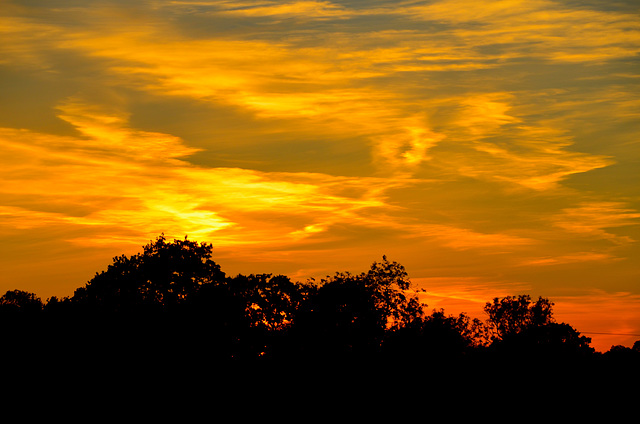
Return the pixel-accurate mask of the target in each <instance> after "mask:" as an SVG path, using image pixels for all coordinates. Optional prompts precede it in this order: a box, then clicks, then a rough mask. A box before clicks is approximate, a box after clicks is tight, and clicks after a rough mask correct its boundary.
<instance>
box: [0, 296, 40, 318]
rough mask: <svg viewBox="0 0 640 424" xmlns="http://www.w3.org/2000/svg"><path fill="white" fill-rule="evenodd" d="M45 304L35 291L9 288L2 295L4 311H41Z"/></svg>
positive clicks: (0, 298) (1, 300)
mask: <svg viewBox="0 0 640 424" xmlns="http://www.w3.org/2000/svg"><path fill="white" fill-rule="evenodd" d="M43 306H44V304H43V303H42V301H41V300H40V298H39V297H37V296H36V295H35V294H34V293H30V292H27V291H24V290H8V291H7V292H6V293H5V294H3V295H2V296H1V297H0V310H1V311H3V312H21V313H32V312H36V311H41V310H42V308H43Z"/></svg>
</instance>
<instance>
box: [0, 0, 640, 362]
mask: <svg viewBox="0 0 640 424" xmlns="http://www.w3.org/2000/svg"><path fill="white" fill-rule="evenodd" d="M639 53H640V8H639V7H638V2H637V0H620V1H617V0H613V1H611V0H584V1H581V0H562V1H560V0H557V1H550V0H522V1H519V0H496V1H492V0H489V1H483V2H478V1H474V0H432V1H391V0H367V1H365V0H343V1H261V0H256V1H227V0H219V1H207V0H202V1H198V0H196V1H180V0H177V1H168V0H148V1H130V0H113V1H106V0H104V1H101V0H47V1H37V0H0V236H1V237H2V243H1V244H0V266H1V269H2V272H1V273H0V291H1V292H2V293H4V292H5V291H6V290H10V289H11V290H13V289H20V290H26V291H30V292H34V293H36V294H37V295H38V296H40V297H41V298H42V299H43V300H45V299H47V298H48V297H50V296H58V297H62V296H70V295H72V294H73V291H74V290H75V289H76V288H78V287H81V286H84V284H85V283H86V282H87V281H88V280H89V279H91V278H92V277H93V276H94V275H95V273H96V272H98V271H101V270H104V269H106V267H107V266H108V265H109V264H110V263H111V260H112V258H113V257H114V256H116V255H120V254H133V253H137V252H139V251H141V247H142V246H143V245H145V244H147V243H148V242H150V241H151V240H153V239H155V238H156V237H157V236H159V235H160V234H161V233H164V234H165V235H166V236H167V238H169V239H173V238H184V237H185V235H186V236H188V237H189V239H192V240H197V241H202V242H210V243H212V244H213V246H214V258H213V259H214V260H215V261H216V262H217V263H219V264H220V265H221V267H222V270H223V271H225V272H226V273H227V274H230V275H235V274H237V273H244V274H249V273H274V274H285V275H288V276H289V277H291V278H292V279H294V280H299V281H305V280H306V279H308V278H311V277H315V278H322V277H324V276H326V275H328V274H333V273H334V272H336V271H351V272H361V271H366V270H367V269H368V267H369V266H370V264H371V263H372V262H373V261H376V260H380V259H381V258H382V255H387V257H388V259H389V260H393V261H397V262H400V263H401V264H403V265H404V266H405V267H406V269H407V272H408V273H409V276H410V277H411V280H412V281H413V283H414V284H415V286H416V287H417V288H424V289H425V290H426V292H427V293H426V294H425V295H424V299H425V301H426V302H427V303H428V305H429V307H428V309H429V310H430V309H433V308H444V309H445V312H449V313H452V314H454V313H455V314H457V313H458V312H463V311H464V312H467V313H469V314H470V315H472V316H478V317H481V318H482V317H483V316H482V307H483V305H484V303H485V302H487V301H489V300H491V299H492V298H493V297H496V296H506V295H517V294H525V293H526V294H530V295H531V296H532V297H534V298H537V296H544V297H548V298H550V300H551V301H553V302H554V303H555V307H554V311H555V315H556V318H557V320H558V321H560V322H563V321H564V322H568V323H569V324H571V325H573V326H574V327H575V328H576V329H577V330H578V331H580V332H581V333H583V334H584V335H586V336H588V337H591V338H592V340H593V343H592V346H593V347H595V348H596V349H597V350H600V351H605V350H608V349H609V347H610V346H611V345H612V344H624V345H626V346H631V345H632V344H633V341H635V340H639V339H640V265H639V264H640V254H639V253H640V226H639V224H640V178H639V177H640V96H639V94H640V91H639V84H640V60H639V57H640V56H639ZM597 333H612V334H597Z"/></svg>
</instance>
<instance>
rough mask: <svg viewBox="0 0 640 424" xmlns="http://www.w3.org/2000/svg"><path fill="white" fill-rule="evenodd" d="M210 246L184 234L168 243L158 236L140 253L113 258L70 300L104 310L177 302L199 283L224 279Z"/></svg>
mask: <svg viewBox="0 0 640 424" xmlns="http://www.w3.org/2000/svg"><path fill="white" fill-rule="evenodd" d="M212 249H213V248H212V245H211V244H206V243H200V244H198V243H197V242H195V241H191V240H188V239H187V238H186V237H185V239H184V240H174V241H173V242H172V243H169V242H167V241H166V238H165V237H164V235H161V236H160V237H158V238H157V239H156V240H155V242H152V243H149V244H147V245H146V246H144V251H143V252H142V253H140V254H135V255H132V256H130V257H128V256H126V255H122V256H118V257H115V258H113V264H111V265H109V267H108V268H107V270H106V271H102V272H101V273H99V274H96V275H95V277H94V278H93V279H92V280H91V281H89V282H88V283H87V285H86V286H85V287H82V288H79V289H77V290H76V291H75V293H74V296H73V298H72V300H73V301H75V302H84V303H94V304H100V305H101V306H103V307H106V308H107V309H120V308H124V309H127V308H132V307H135V305H142V304H147V305H149V304H155V305H164V306H167V305H174V304H178V303H180V302H182V301H184V299H186V298H187V297H188V296H190V295H192V294H193V293H195V292H197V291H198V289H199V288H200V287H201V286H203V285H205V284H208V283H211V282H213V281H218V280H221V279H224V273H223V272H222V271H221V270H220V266H219V265H218V264H216V263H215V262H214V261H213V260H212V259H211V255H212Z"/></svg>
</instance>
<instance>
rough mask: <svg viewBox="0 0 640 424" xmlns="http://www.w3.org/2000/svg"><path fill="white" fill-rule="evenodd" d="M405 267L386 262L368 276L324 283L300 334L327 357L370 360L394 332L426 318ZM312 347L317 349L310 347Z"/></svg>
mask: <svg viewBox="0 0 640 424" xmlns="http://www.w3.org/2000/svg"><path fill="white" fill-rule="evenodd" d="M410 285H411V282H410V280H409V278H408V275H407V273H406V271H405V269H404V267H403V266H402V265H400V264H399V263H397V262H390V261H389V260H387V258H386V257H383V260H382V262H374V263H373V264H372V265H371V268H370V269H369V271H368V272H366V273H361V274H358V275H354V274H351V273H349V272H338V273H336V274H335V275H333V276H330V277H327V278H326V279H323V280H321V285H320V286H319V288H318V289H317V290H316V291H315V292H313V293H312V294H311V296H310V298H309V301H308V303H307V305H306V309H305V311H304V312H303V313H302V316H301V317H300V320H299V322H298V328H297V329H296V330H297V334H298V335H300V333H302V337H303V338H304V337H308V339H307V341H308V342H309V343H310V345H308V346H307V348H308V349H310V350H311V351H313V352H315V354H320V355H321V356H323V357H335V356H338V357H349V356H357V357H363V358H364V357H368V356H371V355H374V354H376V353H377V352H378V350H379V348H380V344H381V342H382V339H383V337H384V335H385V333H386V331H388V330H389V329H390V328H399V327H402V326H404V325H406V324H407V323H409V322H411V321H412V320H413V319H414V318H415V317H416V316H419V315H421V314H422V313H423V311H422V305H421V304H420V302H419V300H418V298H417V296H415V295H409V294H408V292H407V291H408V290H409V288H410ZM310 346H312V347H310Z"/></svg>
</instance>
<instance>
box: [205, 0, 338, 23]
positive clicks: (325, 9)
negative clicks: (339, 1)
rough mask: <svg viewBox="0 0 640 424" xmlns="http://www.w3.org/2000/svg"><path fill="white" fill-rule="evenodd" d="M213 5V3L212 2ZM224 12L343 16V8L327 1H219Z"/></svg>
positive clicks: (293, 15) (307, 17) (288, 15)
mask: <svg viewBox="0 0 640 424" xmlns="http://www.w3.org/2000/svg"><path fill="white" fill-rule="evenodd" d="M212 4H213V5H215V3H212ZM220 6H222V8H221V9H222V11H223V13H225V14H229V15H237V16H251V17H256V16H265V17H282V18H286V17H300V18H305V19H318V18H328V17H340V16H344V14H345V9H344V8H342V7H341V6H339V5H336V4H333V3H331V2H328V1H294V2H284V3H283V2H272V1H268V2H251V3H248V2H247V3H243V2H221V3H220ZM225 6H226V7H225Z"/></svg>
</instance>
